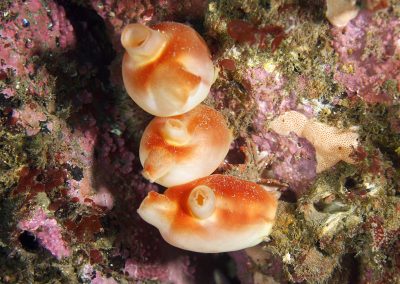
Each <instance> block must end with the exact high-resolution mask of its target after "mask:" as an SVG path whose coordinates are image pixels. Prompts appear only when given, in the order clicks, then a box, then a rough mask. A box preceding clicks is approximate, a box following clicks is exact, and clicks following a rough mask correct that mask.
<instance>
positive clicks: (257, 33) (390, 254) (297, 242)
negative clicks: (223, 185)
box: [0, 0, 400, 283]
mask: <svg viewBox="0 0 400 284" xmlns="http://www.w3.org/2000/svg"><path fill="white" fill-rule="evenodd" d="M366 3H367V4H366V5H364V6H365V7H367V8H368V10H366V8H365V7H364V6H362V7H361V11H360V13H359V15H358V16H357V17H356V18H355V19H354V20H352V21H351V22H350V23H349V24H348V25H347V26H346V27H345V28H344V29H339V28H336V27H333V26H331V25H330V24H329V23H328V21H327V20H326V18H325V9H326V7H325V1H322V0H319V1H286V0H277V1H255V0H246V1H239V0H234V1H225V0H221V1H209V2H206V1H201V0H191V1H189V0H188V1H186V0H185V1H172V0H166V1H148V0H143V1H139V0H138V1H113V0H93V1H91V0H73V1H64V0H58V1H53V0H41V1H39V0H25V1H22V0H17V1H11V0H5V1H0V282H1V283H136V282H139V283H238V282H239V281H241V282H242V283H288V282H290V283H298V282H307V283H397V282H399V281H400V279H399V275H400V269H399V268H400V255H399V248H400V242H399V233H400V218H399V216H400V214H399V212H400V203H399V193H400V191H399V180H400V179H399V178H400V176H399V165H400V158H399V155H400V107H399V94H400V73H399V68H400V65H399V62H400V61H399V58H400V54H399V29H398V24H399V21H400V20H399V17H400V4H399V3H398V1H395V0H392V1H366ZM163 20H173V21H178V22H183V23H186V24H190V25H192V26H193V27H194V28H195V29H196V30H197V31H198V32H199V33H200V34H201V35H202V36H203V37H204V38H205V40H206V42H207V44H208V45H209V47H210V49H211V52H212V55H213V61H214V63H215V64H216V65H218V66H219V68H220V72H219V76H218V79H217V81H216V82H215V84H214V85H213V87H212V90H211V94H210V95H209V97H208V98H207V100H206V101H205V103H206V104H208V105H209V106H212V107H214V108H215V109H217V110H219V111H221V113H222V114H223V115H224V116H225V117H226V119H227V120H228V122H229V125H230V127H231V128H232V130H233V133H234V136H235V140H234V142H233V143H232V145H231V150H230V152H229V153H228V156H227V158H226V161H225V163H224V164H222V165H221V166H220V168H219V169H218V170H217V172H218V173H223V174H231V175H235V176H238V177H240V178H244V179H248V180H251V181H255V182H259V183H261V184H267V185H270V186H271V185H273V186H276V187H277V188H278V190H279V191H280V192H281V198H280V204H279V209H278V210H279V212H278V214H277V216H278V218H277V220H276V224H275V226H274V228H273V232H272V234H271V236H270V238H269V239H268V240H266V241H265V243H263V244H262V245H260V247H258V248H256V250H255V251H256V253H255V251H254V250H246V251H239V252H234V253H230V254H218V255H212V254H210V255H201V254H195V253H190V252H186V251H182V250H179V249H176V248H173V247H171V246H169V245H168V244H166V243H165V242H164V241H163V240H162V238H161V237H160V236H159V233H158V231H157V230H156V229H154V228H152V227H151V226H149V225H148V224H146V223H145V222H144V221H142V220H141V219H140V218H139V217H138V215H137V213H136V209H137V208H138V206H139V204H140V202H141V201H142V199H143V198H144V196H146V194H147V193H148V192H149V191H151V190H155V191H162V190H163V189H162V188H161V187H160V186H157V185H154V184H150V183H148V182H147V181H146V180H145V179H143V178H142V176H141V174H140V172H141V167H140V163H139V160H138V157H137V155H138V145H139V141H140V135H141V133H142V132H143V130H144V128H145V127H146V125H147V123H148V122H149V121H150V119H151V117H150V115H148V114H146V113H145V112H144V111H142V110H140V109H139V108H138V107H137V106H136V105H135V104H134V103H133V102H132V101H131V100H130V99H129V97H128V96H127V94H126V93H125V91H124V88H123V85H122V80H121V65H120V64H121V55H122V52H121V51H122V48H121V45H120V41H119V36H120V33H121V29H122V28H123V26H124V25H126V24H127V23H130V22H136V21H137V22H141V23H146V24H155V23H158V22H159V21H163ZM288 110H296V111H298V112H301V113H303V114H304V115H305V116H307V117H308V118H310V119H313V120H315V121H319V122H321V123H324V124H327V125H330V126H334V127H336V128H338V129H349V128H350V127H352V126H356V127H357V129H358V130H357V132H358V134H359V146H358V147H357V149H354V151H353V153H352V161H354V162H356V163H355V164H348V163H345V162H339V163H338V164H336V165H335V166H334V167H332V168H330V169H328V170H327V171H325V172H323V173H319V174H317V173H316V156H315V153H316V152H315V149H314V148H313V146H312V144H311V143H310V142H309V141H307V140H306V139H305V138H301V137H298V136H297V135H296V134H295V133H290V134H289V135H287V136H284V135H279V134H278V133H276V132H274V131H272V130H271V129H270V128H269V123H270V122H271V121H272V120H273V119H275V118H276V117H278V116H279V115H281V114H282V113H284V112H286V111H288ZM271 178H272V179H275V180H271Z"/></svg>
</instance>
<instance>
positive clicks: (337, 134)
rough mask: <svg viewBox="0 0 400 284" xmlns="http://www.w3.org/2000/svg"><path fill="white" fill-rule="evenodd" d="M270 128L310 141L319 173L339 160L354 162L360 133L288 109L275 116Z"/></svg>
mask: <svg viewBox="0 0 400 284" xmlns="http://www.w3.org/2000/svg"><path fill="white" fill-rule="evenodd" d="M270 128H271V129H272V130H273V131H275V132H276V133H278V134H280V135H288V134H289V133H290V132H294V133H296V134H297V135H298V136H300V137H303V138H305V139H307V140H308V141H310V143H311V144H312V145H313V146H314V148H315V151H316V159H317V173H320V172H322V171H325V170H327V169H329V168H331V167H332V166H334V165H335V164H336V163H338V162H339V161H345V162H346V163H354V162H355V161H354V160H353V158H351V154H352V153H353V151H354V149H355V148H356V147H357V146H358V133H357V132H355V131H353V130H341V129H339V128H336V127H333V126H330V125H327V124H325V123H321V122H318V121H315V120H312V119H308V118H307V117H306V116H305V115H304V114H302V113H300V112H297V111H288V112H286V113H284V114H282V115H280V116H279V117H277V118H275V119H274V120H273V121H272V122H271V123H270Z"/></svg>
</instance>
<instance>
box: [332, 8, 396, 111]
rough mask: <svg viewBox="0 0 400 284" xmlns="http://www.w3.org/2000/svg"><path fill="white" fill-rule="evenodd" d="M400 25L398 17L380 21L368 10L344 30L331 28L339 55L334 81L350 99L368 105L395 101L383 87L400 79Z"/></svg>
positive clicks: (380, 19) (361, 13)
mask: <svg viewBox="0 0 400 284" xmlns="http://www.w3.org/2000/svg"><path fill="white" fill-rule="evenodd" d="M399 25H400V20H399V19H398V18H395V17H387V18H386V19H383V18H378V17H376V15H375V14H374V13H372V12H369V11H366V10H365V11H362V12H360V13H359V15H358V16H357V18H355V19H354V20H353V21H351V22H350V23H349V24H348V25H347V26H346V27H345V29H343V30H342V29H340V28H332V34H333V39H334V40H333V42H332V43H333V46H334V48H335V49H336V51H337V52H338V53H339V56H340V63H339V65H338V66H337V69H336V72H335V79H336V80H337V81H339V82H340V83H342V84H343V85H344V86H345V87H346V89H347V92H348V94H349V95H350V96H351V97H359V98H360V99H362V100H363V101H365V102H367V103H386V104H392V103H393V102H394V99H395V98H394V97H393V96H392V95H391V94H389V93H388V92H387V90H385V89H383V88H382V86H384V84H385V83H387V82H388V81H389V80H392V81H394V82H396V81H399V80H400V72H399V69H400V31H399V29H398V27H399ZM396 85H397V83H396Z"/></svg>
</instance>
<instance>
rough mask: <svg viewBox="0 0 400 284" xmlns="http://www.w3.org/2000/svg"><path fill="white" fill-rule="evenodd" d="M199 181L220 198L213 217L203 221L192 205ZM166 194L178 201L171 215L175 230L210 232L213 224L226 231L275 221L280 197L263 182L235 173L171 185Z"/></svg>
mask: <svg viewBox="0 0 400 284" xmlns="http://www.w3.org/2000/svg"><path fill="white" fill-rule="evenodd" d="M199 185H206V186H208V187H210V188H211V189H212V190H213V191H214V193H215V195H216V200H217V205H216V210H215V212H214V213H213V216H212V219H213V221H210V222H206V223H202V222H199V221H198V219H197V218H196V217H194V216H192V214H191V212H190V209H189V207H188V203H187V200H188V197H189V194H190V192H191V190H192V189H193V188H195V187H196V186H199ZM164 195H165V196H166V197H167V198H168V199H169V200H170V201H172V202H173V203H175V204H178V207H177V211H176V212H175V214H169V216H168V218H171V219H172V220H171V231H175V232H179V231H180V232H185V231H190V232H191V233H194V234H196V235H204V236H207V235H209V234H210V226H211V227H215V228H218V229H219V230H226V231H235V230H237V231H240V230H241V229H243V228H245V227H247V226H253V225H258V224H262V223H265V222H271V223H272V222H273V220H274V218H275V212H276V207H277V200H276V198H275V197H274V196H273V195H272V194H271V193H269V192H268V191H266V190H265V189H264V188H263V187H262V186H260V185H258V184H256V183H252V182H249V181H245V180H240V179H237V178H235V177H231V176H224V175H211V176H208V177H205V178H201V179H198V180H195V181H193V182H190V183H187V184H184V185H179V186H174V187H171V188H169V189H167V190H166V191H165V193H164Z"/></svg>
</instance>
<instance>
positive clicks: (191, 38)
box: [124, 22, 211, 101]
mask: <svg viewBox="0 0 400 284" xmlns="http://www.w3.org/2000/svg"><path fill="white" fill-rule="evenodd" d="M152 29H154V30H158V31H160V32H163V33H164V35H166V36H167V38H168V40H167V44H166V46H165V48H164V50H163V52H162V53H161V55H160V56H159V57H158V58H157V60H155V61H153V62H151V63H149V64H146V65H144V66H141V67H138V68H134V69H131V68H126V67H125V69H124V72H125V74H126V77H127V78H129V80H127V81H126V82H125V84H128V85H131V88H132V89H135V90H139V91H140V92H138V95H139V94H144V93H145V92H146V91H147V90H148V88H149V87H151V86H153V85H156V84H161V85H163V82H161V81H164V82H165V83H166V85H170V84H167V83H168V81H170V80H171V79H172V80H174V81H176V80H178V81H179V82H177V84H176V86H178V87H177V88H179V90H180V91H179V92H175V93H176V94H178V95H180V96H182V97H181V100H182V101H185V100H186V99H187V97H188V96H189V93H190V92H191V91H192V90H193V89H195V88H196V87H197V86H198V84H199V83H200V81H201V78H200V77H198V76H196V75H193V74H191V73H189V72H187V71H186V70H185V69H184V68H183V66H182V65H181V64H180V63H179V62H178V61H177V59H179V58H180V57H182V56H186V55H187V54H190V55H191V56H193V57H195V58H211V55H210V52H209V50H208V47H207V45H206V43H205V42H204V40H203V39H202V38H201V37H200V36H199V35H198V34H197V33H196V32H195V31H194V30H193V29H192V28H189V27H187V26H185V25H183V24H178V23H172V22H164V23H160V24H158V25H155V26H153V27H152ZM124 61H126V62H128V61H129V55H128V54H127V53H125V56H124ZM158 74H159V75H160V76H159V75H158ZM161 75H162V76H161ZM169 75H170V77H171V78H169ZM154 81H156V82H154Z"/></svg>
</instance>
